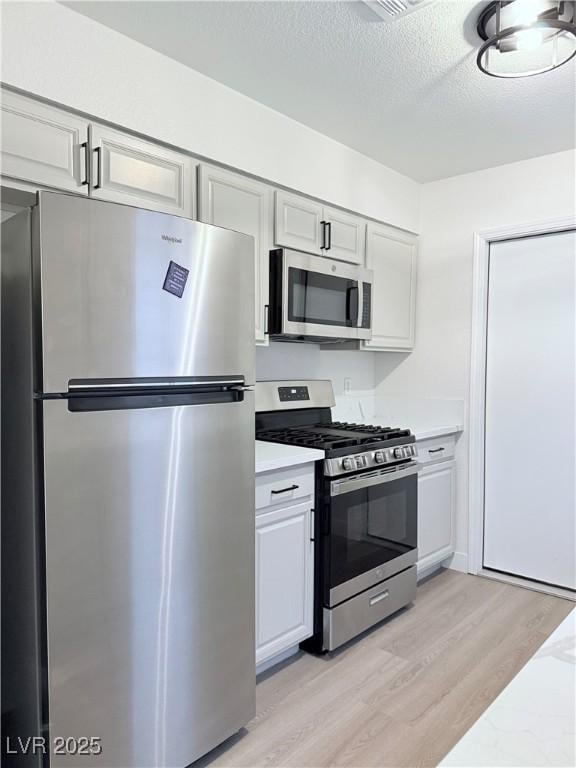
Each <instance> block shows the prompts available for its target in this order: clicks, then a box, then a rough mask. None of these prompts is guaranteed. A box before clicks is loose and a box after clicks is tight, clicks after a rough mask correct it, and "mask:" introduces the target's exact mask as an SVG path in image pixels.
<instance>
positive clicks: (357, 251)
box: [324, 207, 366, 264]
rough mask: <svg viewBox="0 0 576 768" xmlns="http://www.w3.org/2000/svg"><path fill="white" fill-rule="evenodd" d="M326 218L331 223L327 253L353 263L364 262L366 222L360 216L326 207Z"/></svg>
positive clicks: (333, 257)
mask: <svg viewBox="0 0 576 768" xmlns="http://www.w3.org/2000/svg"><path fill="white" fill-rule="evenodd" d="M324 220H325V221H327V222H328V223H329V224H330V234H329V239H328V243H326V246H327V247H326V249H325V251H324V252H325V253H326V255H327V256H330V258H332V259H341V260H342V261H350V262H351V263H352V264H364V250H365V243H366V223H365V222H364V221H363V220H362V219H361V218H360V217H359V216H353V215H352V214H351V213H345V212H344V211H339V210H338V209H337V208H326V207H325V208H324Z"/></svg>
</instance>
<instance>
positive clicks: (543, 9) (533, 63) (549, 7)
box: [476, 0, 576, 77]
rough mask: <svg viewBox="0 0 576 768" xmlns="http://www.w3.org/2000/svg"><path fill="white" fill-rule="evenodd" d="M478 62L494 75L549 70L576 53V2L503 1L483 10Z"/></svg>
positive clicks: (519, 75) (508, 75) (518, 74)
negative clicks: (481, 40)
mask: <svg viewBox="0 0 576 768" xmlns="http://www.w3.org/2000/svg"><path fill="white" fill-rule="evenodd" d="M477 29H478V34H479V35H480V37H481V38H482V39H483V40H484V41H485V42H484V43H483V45H482V46H481V48H480V50H479V51H478V57H477V59H476V63H477V64H478V67H479V68H480V69H481V70H482V72H485V73H486V74H487V75H491V76H492V77H529V76H530V75H539V74H541V73H543V72H549V71H550V70H552V69H557V68H558V67H560V66H561V65H562V64H565V63H566V62H567V61H569V60H570V59H571V58H572V57H573V56H574V55H575V54H576V2H574V1H573V0H570V1H568V0H499V1H498V2H492V3H490V4H489V5H488V6H486V8H485V9H484V10H483V11H482V13H481V14H480V17H479V19H478V26H477Z"/></svg>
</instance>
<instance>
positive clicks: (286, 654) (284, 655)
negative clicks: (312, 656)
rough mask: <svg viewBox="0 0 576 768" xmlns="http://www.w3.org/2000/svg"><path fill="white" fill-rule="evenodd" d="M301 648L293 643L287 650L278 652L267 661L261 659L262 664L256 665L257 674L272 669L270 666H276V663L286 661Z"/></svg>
mask: <svg viewBox="0 0 576 768" xmlns="http://www.w3.org/2000/svg"><path fill="white" fill-rule="evenodd" d="M299 650H300V646H299V645H293V646H292V647H291V648H288V649H287V650H285V651H281V652H280V653H277V654H276V655H275V656H272V658H271V659H266V660H265V661H261V662H260V664H257V665H256V676H258V675H259V674H261V673H262V672H266V670H268V669H270V667H275V666H276V664H280V662H282V661H286V659H289V658H290V656H294V654H296V653H298V651H299Z"/></svg>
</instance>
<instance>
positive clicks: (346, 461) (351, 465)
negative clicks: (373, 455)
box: [342, 458, 356, 471]
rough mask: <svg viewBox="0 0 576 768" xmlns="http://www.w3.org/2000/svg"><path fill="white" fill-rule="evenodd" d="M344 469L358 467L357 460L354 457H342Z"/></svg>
mask: <svg viewBox="0 0 576 768" xmlns="http://www.w3.org/2000/svg"><path fill="white" fill-rule="evenodd" d="M342 469H345V470H346V471H348V470H350V469H356V462H355V461H354V459H352V458H348V459H342Z"/></svg>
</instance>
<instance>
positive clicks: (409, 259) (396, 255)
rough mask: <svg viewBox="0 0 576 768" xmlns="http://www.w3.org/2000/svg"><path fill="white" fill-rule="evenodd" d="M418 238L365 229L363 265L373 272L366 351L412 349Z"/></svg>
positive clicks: (372, 226)
mask: <svg viewBox="0 0 576 768" xmlns="http://www.w3.org/2000/svg"><path fill="white" fill-rule="evenodd" d="M417 245H418V239H417V237H416V236H415V235H411V234H409V233H407V232H401V231H400V230H397V229H394V228H393V227H387V226H385V225H383V224H368V225H367V228H366V266H367V267H368V268H369V269H372V270H374V286H373V289H372V339H371V340H370V341H366V342H364V344H363V346H364V347H365V348H366V349H376V350H394V349H412V347H413V346H414V326H415V322H416V316H415V314H416V254H417Z"/></svg>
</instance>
